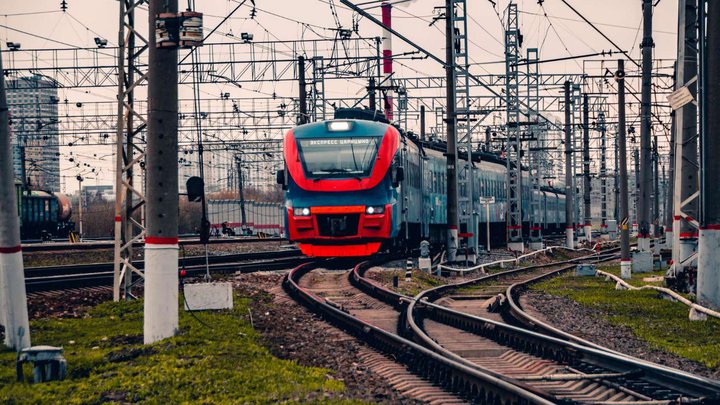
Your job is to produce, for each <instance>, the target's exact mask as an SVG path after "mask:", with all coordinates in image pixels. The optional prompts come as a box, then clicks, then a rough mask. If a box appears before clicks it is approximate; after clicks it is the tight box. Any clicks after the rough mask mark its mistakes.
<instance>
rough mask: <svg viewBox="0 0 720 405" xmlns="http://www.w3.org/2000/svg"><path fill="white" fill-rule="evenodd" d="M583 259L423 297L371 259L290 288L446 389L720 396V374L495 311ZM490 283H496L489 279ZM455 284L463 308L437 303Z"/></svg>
mask: <svg viewBox="0 0 720 405" xmlns="http://www.w3.org/2000/svg"><path fill="white" fill-rule="evenodd" d="M610 257H611V255H610V254H608V255H605V256H601V257H600V259H601V260H602V259H603V258H605V259H608V258H610ZM578 260H579V259H574V260H571V261H567V262H565V263H560V264H558V263H554V264H549V265H540V266H531V267H529V268H523V269H516V270H508V271H504V272H501V273H496V274H492V275H487V276H483V277H480V278H478V279H475V280H468V281H465V282H463V283H460V284H458V285H450V286H443V287H438V288H434V289H431V290H428V291H424V292H422V293H420V294H419V295H417V296H416V297H408V296H404V295H401V294H398V293H396V292H394V291H391V290H389V289H387V288H385V287H384V286H382V285H380V284H378V283H377V282H375V281H373V280H371V279H369V278H366V277H365V275H364V273H365V271H366V270H367V268H369V267H370V263H362V264H360V265H358V266H355V267H354V269H353V271H352V272H351V273H350V283H351V284H352V285H351V286H348V283H347V281H344V278H345V274H344V273H339V274H338V273H336V274H332V275H330V276H325V275H319V274H317V272H312V269H313V265H310V264H306V265H303V266H300V267H298V268H296V269H294V270H293V271H291V273H290V274H289V275H288V277H287V279H286V281H285V286H286V288H287V289H288V290H289V291H290V292H291V294H292V295H293V296H295V297H297V299H299V300H301V301H303V302H304V303H305V304H306V305H308V306H310V307H311V308H312V309H313V310H315V311H317V312H321V313H322V314H323V315H324V316H325V317H327V318H328V319H330V320H332V321H334V322H335V323H336V324H338V325H339V326H341V327H343V328H345V329H347V330H349V331H351V332H354V333H355V334H356V336H358V337H360V338H361V339H363V340H365V341H367V342H369V343H370V344H372V345H373V346H375V347H376V348H378V349H380V350H381V351H383V352H385V353H389V354H392V355H393V356H394V357H395V358H396V359H397V360H400V361H402V362H404V363H405V364H406V365H407V366H408V367H409V368H410V369H413V370H415V371H416V372H418V373H419V374H420V375H422V376H423V377H425V378H427V379H429V380H432V381H434V382H435V384H437V386H438V387H442V388H444V389H445V390H446V391H448V392H450V393H453V394H456V395H458V396H460V397H462V398H465V399H468V400H470V401H472V402H477V403H494V401H496V400H498V399H501V400H502V401H505V402H507V403H583V404H585V403H588V404H589V403H593V404H616V405H620V404H625V403H637V404H675V403H678V404H679V403H704V404H714V403H718V401H720V383H718V382H717V381H713V380H709V379H705V378H703V377H698V376H695V375H691V374H688V373H684V372H681V371H679V370H674V369H670V368H666V367H662V366H658V365H655V364H652V363H649V362H645V361H642V360H637V359H633V358H630V357H628V356H625V355H622V354H618V353H612V352H609V351H606V350H601V349H599V348H595V347H587V346H584V345H581V344H578V343H573V342H568V341H565V340H561V339H558V338H555V337H551V336H547V335H542V334H539V333H537V332H533V331H530V330H527V329H523V328H520V327H517V326H513V325H509V324H507V323H505V322H503V321H502V320H500V318H498V317H499V316H500V315H497V314H491V313H489V312H487V309H488V308H491V307H493V306H496V307H503V306H504V305H497V304H493V303H494V302H496V301H497V302H498V303H499V301H502V298H501V299H500V300H497V299H496V298H493V297H497V296H498V295H499V294H498V295H494V294H495V293H498V292H500V291H503V290H504V291H505V292H506V293H507V291H508V289H509V288H510V286H514V285H516V284H518V283H520V282H526V281H528V280H537V279H539V278H541V277H547V276H548V275H549V274H553V273H557V272H559V271H565V270H567V269H569V268H571V267H574V264H573V263H574V262H577V261H578ZM308 274H309V275H310V277H308V278H305V276H306V275H308ZM490 282H491V283H490ZM483 283H485V284H488V283H490V285H487V286H486V287H482V286H480V285H481V284H483ZM470 287H471V288H470ZM463 289H464V290H463ZM450 290H453V291H460V293H461V295H463V294H464V295H465V297H459V296H458V295H456V296H455V298H452V296H451V297H450V298H448V297H445V302H444V303H445V304H448V303H449V302H450V300H453V299H457V298H460V299H457V300H456V301H457V302H459V303H460V304H459V305H461V306H463V308H460V309H461V310H458V309H453V308H449V307H447V306H444V305H440V302H433V301H434V300H437V299H441V298H442V297H444V296H445V295H446V293H447V292H448V291H450ZM468 293H471V294H475V295H477V296H478V297H477V298H478V299H477V300H478V301H480V300H482V303H483V304H478V305H477V306H476V307H475V308H472V305H470V306H469V305H468V304H469V302H468V301H472V300H473V297H468V295H469V294H468ZM505 301H507V300H505ZM464 311H470V312H473V311H474V312H476V313H479V314H481V315H487V314H491V315H488V317H481V316H478V315H474V314H472V313H467V312H464ZM482 311H484V312H482ZM491 317H492V318H495V319H490V318H491ZM402 336H405V337H410V338H412V339H413V341H410V340H408V339H406V338H404V337H402ZM438 395H441V394H438Z"/></svg>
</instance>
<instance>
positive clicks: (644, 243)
mask: <svg viewBox="0 0 720 405" xmlns="http://www.w3.org/2000/svg"><path fill="white" fill-rule="evenodd" d="M642 9H643V40H642V43H641V48H642V90H641V105H640V195H639V198H638V249H639V250H640V254H646V253H645V252H650V198H651V194H652V192H653V184H652V160H651V156H650V155H651V152H652V146H651V144H650V137H651V132H652V127H651V121H650V120H651V118H652V117H651V115H650V113H651V112H650V109H651V102H652V99H651V97H652V87H651V86H652V50H653V47H655V44H654V43H653V38H652V14H653V5H652V0H643V2H642ZM650 254H651V253H650ZM637 264H638V266H637V268H636V269H635V271H638V272H646V271H650V270H652V259H651V260H649V261H648V260H638V263H637ZM646 265H649V267H648V266H646Z"/></svg>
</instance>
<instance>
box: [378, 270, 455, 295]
mask: <svg viewBox="0 0 720 405" xmlns="http://www.w3.org/2000/svg"><path fill="white" fill-rule="evenodd" d="M395 276H397V277H398V287H397V288H393V287H392V280H393V277H395ZM374 278H376V279H377V280H378V281H380V282H381V283H382V284H383V285H385V286H387V287H388V288H390V289H393V290H395V291H396V292H398V293H400V294H405V295H408V296H411V297H414V296H416V295H417V294H419V293H420V292H421V291H425V290H427V289H429V288H433V287H437V286H440V285H443V284H445V283H446V281H444V280H443V279H442V278H439V277H436V276H434V275H432V274H429V273H426V272H424V271H422V270H413V272H412V277H411V279H410V281H409V282H407V281H405V270H390V271H378V272H375V275H374Z"/></svg>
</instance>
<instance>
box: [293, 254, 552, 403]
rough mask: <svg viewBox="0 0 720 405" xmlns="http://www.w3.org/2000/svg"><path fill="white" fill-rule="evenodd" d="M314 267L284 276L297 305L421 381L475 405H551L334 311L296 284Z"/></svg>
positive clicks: (308, 265)
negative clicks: (388, 357)
mask: <svg viewBox="0 0 720 405" xmlns="http://www.w3.org/2000/svg"><path fill="white" fill-rule="evenodd" d="M369 265H370V262H363V263H360V264H358V265H357V266H355V267H354V268H353V271H352V272H351V279H352V278H353V276H352V274H358V272H359V271H360V269H361V268H366V267H367V266H369ZM315 267H317V265H314V264H303V265H301V266H298V267H296V268H295V269H293V270H291V271H290V273H288V275H287V277H286V278H285V280H284V282H283V286H284V287H285V288H286V289H287V290H288V292H289V293H290V294H291V295H292V296H293V297H295V298H296V299H297V300H298V301H301V302H303V303H304V304H305V305H306V306H308V307H309V308H310V309H311V310H313V311H315V312H319V313H322V314H323V315H324V316H325V317H326V318H327V319H328V320H330V321H332V322H334V323H335V324H336V325H338V326H340V327H342V328H343V329H346V330H348V331H350V332H351V333H353V334H355V335H356V336H358V337H359V338H360V339H362V340H363V341H366V342H368V343H370V344H372V345H373V347H375V348H377V349H378V350H380V351H382V352H384V353H389V354H392V355H393V356H394V358H395V359H396V360H398V361H401V362H402V363H404V364H406V365H407V366H408V367H410V368H411V369H412V370H414V371H415V372H416V373H418V374H420V375H421V376H423V377H424V378H428V379H430V380H433V381H434V382H436V383H437V384H439V385H440V386H442V387H444V388H446V389H448V390H451V391H452V392H456V393H461V394H462V395H463V396H465V397H467V398H468V399H470V400H471V401H473V402H476V403H503V404H506V403H507V404H552V403H553V402H551V401H548V400H546V399H544V398H542V397H540V396H538V395H535V394H533V393H531V392H529V391H527V390H524V389H522V388H520V387H518V386H516V385H513V384H510V383H507V382H506V381H503V380H500V379H498V378H496V377H494V376H492V375H489V374H486V373H483V372H481V371H479V370H477V369H474V368H471V367H467V366H466V365H464V364H460V363H458V362H456V361H453V360H451V359H448V358H446V357H444V356H441V355H439V354H437V353H435V352H433V351H431V350H429V349H427V348H425V347H423V346H421V345H419V344H417V343H415V342H412V341H410V340H407V339H405V338H403V337H400V336H398V335H396V334H393V333H390V332H387V331H385V330H383V329H381V328H378V327H376V326H374V325H372V324H370V323H368V322H365V321H363V320H362V319H360V318H357V317H355V316H353V315H350V314H348V313H346V312H344V311H342V310H341V309H339V308H337V307H335V306H334V305H332V304H331V303H329V302H328V300H326V299H323V298H321V297H319V296H317V295H315V294H313V293H312V292H311V291H309V290H307V289H305V288H303V287H301V286H300V285H299V280H300V278H302V276H303V275H305V274H307V273H308V272H310V271H311V270H313V268H315Z"/></svg>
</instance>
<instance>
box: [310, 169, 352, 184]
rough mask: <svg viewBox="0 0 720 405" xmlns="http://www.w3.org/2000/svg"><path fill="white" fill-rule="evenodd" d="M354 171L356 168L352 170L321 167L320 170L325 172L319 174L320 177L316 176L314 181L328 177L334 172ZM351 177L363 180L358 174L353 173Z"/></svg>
mask: <svg viewBox="0 0 720 405" xmlns="http://www.w3.org/2000/svg"><path fill="white" fill-rule="evenodd" d="M353 171H354V170H352V169H339V168H335V167H332V168H327V169H320V170H318V172H324V173H322V174H319V175H317V176H318V177H316V178H314V179H313V181H318V180H322V179H326V178H328V177H330V176H332V175H333V174H338V173H342V174H346V173H352V172H353ZM350 177H352V178H354V179H357V180H362V178H361V177H359V176H357V175H353V176H350Z"/></svg>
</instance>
